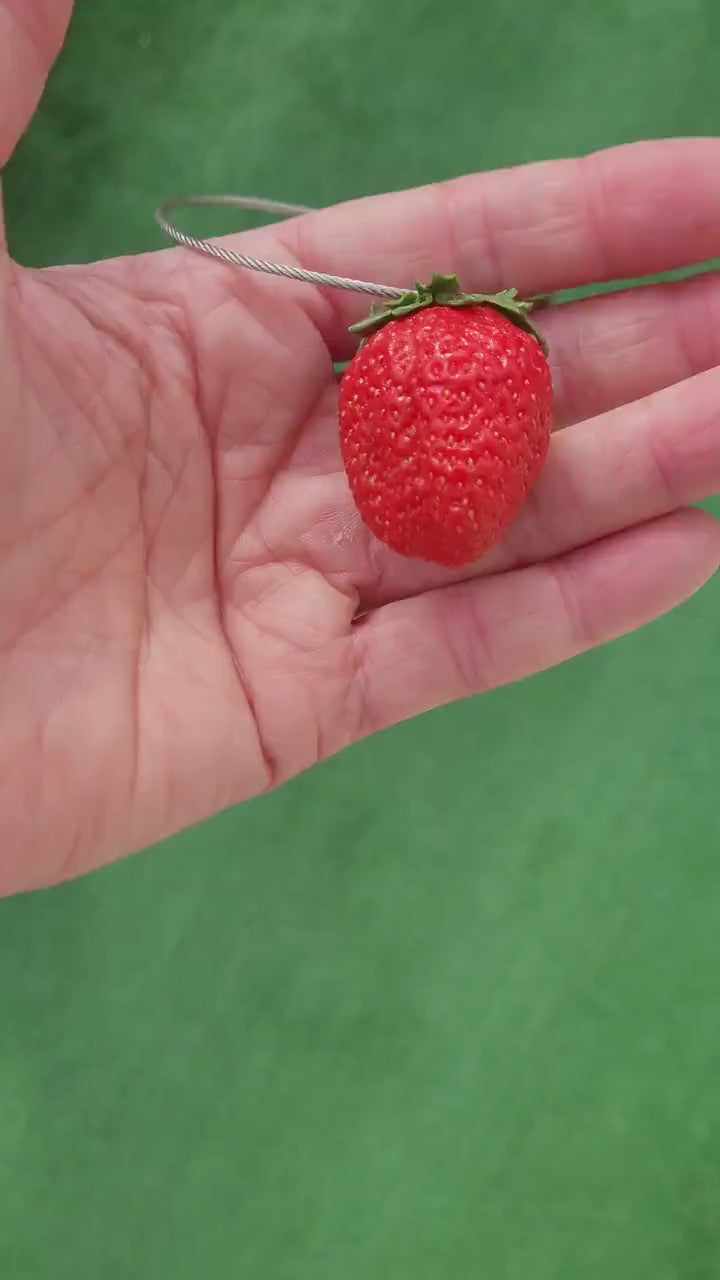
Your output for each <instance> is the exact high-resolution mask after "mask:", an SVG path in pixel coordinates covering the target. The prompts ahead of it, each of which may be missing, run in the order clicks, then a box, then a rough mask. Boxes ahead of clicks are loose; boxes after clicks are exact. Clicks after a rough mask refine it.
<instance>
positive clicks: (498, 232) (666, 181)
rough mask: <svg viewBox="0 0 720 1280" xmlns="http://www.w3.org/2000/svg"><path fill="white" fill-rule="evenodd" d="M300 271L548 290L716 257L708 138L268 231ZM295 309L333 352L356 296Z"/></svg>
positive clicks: (468, 180)
mask: <svg viewBox="0 0 720 1280" xmlns="http://www.w3.org/2000/svg"><path fill="white" fill-rule="evenodd" d="M273 234H274V236H275V238H276V239H278V240H280V241H281V243H282V244H284V245H285V246H286V248H287V250H288V251H289V252H290V253H291V254H292V256H293V258H294V259H295V260H296V261H298V262H300V263H301V264H302V266H304V267H307V268H309V269H310V270H322V271H325V272H329V273H332V274H335V275H343V276H351V277H355V278H360V279H366V280H373V281H377V282H378V283H380V284H391V285H399V286H408V285H412V284H413V282H414V281H415V280H416V279H428V278H429V277H430V276H431V275H432V274H433V272H434V271H453V272H456V273H457V274H458V275H459V276H460V279H461V283H462V285H463V287H464V288H465V289H469V290H477V291H482V292H492V291H495V290H498V289H502V288H510V287H514V288H517V289H518V290H519V291H520V293H521V294H523V295H525V296H531V295H534V294H537V293H554V292H556V291H557V290H560V289H570V288H577V287H579V286H582V285H587V284H591V283H599V282H601V281H613V280H622V279H628V278H634V277H641V276H648V275H655V274H657V273H660V272H664V271H669V270H673V269H675V268H678V267H685V266H689V265H691V264H694V263H699V262H706V261H707V260H708V259H711V258H714V257H716V256H718V255H720V138H688V139H667V140H663V141H658V142H641V143H633V144H631V145H627V146H622V147H615V148H613V149H611V150H607V151H601V152H596V153H594V154H592V155H589V156H584V157H581V158H577V159H567V160H552V161H543V162H540V163H536V164H530V165H524V166H522V167H519V168H513V169H503V170H497V171H495V172H492V173H480V174H473V175H469V176H467V177H462V178H456V179H452V180H451V181H449V182H444V183H437V184H435V185H432V186H426V187H419V188H416V189H415V190H412V191H405V192H394V193H391V194H388V195H382V196H372V197H368V198H365V199H362V200H355V201H352V202H350V203H347V204H342V205H337V206H334V207H333V208H330V209H325V210H322V211H318V212H317V213H311V214H307V215H306V216H304V217H302V218H299V219H296V220H293V221H292V222H289V223H287V224H286V225H284V226H282V227H280V226H278V227H274V228H273ZM308 306H309V307H311V308H312V314H313V319H314V320H315V321H316V323H317V324H318V325H319V326H320V328H321V330H322V332H323V335H324V337H325V338H326V340H327V341H328V344H329V346H330V348H331V351H332V354H333V356H334V358H335V359H343V358H345V357H346V356H347V355H348V354H349V353H350V352H351V351H353V350H354V348H355V345H356V343H355V342H354V341H353V339H352V338H351V337H349V336H348V335H347V327H348V325H350V324H352V323H353V322H354V321H356V320H357V319H358V318H359V317H361V316H362V315H363V314H364V313H365V312H366V311H367V309H368V306H367V299H365V298H363V297H362V296H359V295H355V294H344V293H341V292H340V291H339V290H325V291H323V293H322V294H320V293H318V294H316V295H312V294H310V296H309V300H308Z"/></svg>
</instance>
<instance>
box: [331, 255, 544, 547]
mask: <svg viewBox="0 0 720 1280" xmlns="http://www.w3.org/2000/svg"><path fill="white" fill-rule="evenodd" d="M531 307H532V303H529V302H521V301H519V300H518V299H517V296H516V293H515V291H514V290H508V291H507V292H505V293H500V294H495V295H482V294H463V293H461V291H460V287H459V284H458V282H457V279H456V278H455V277H454V276H435V277H434V278H433V280H432V281H431V283H430V284H429V285H425V286H423V285H418V286H417V287H416V289H415V290H412V291H410V292H408V293H407V294H406V295H405V296H404V297H403V298H401V299H399V300H398V301H397V302H396V301H393V302H391V303H388V304H386V305H384V306H383V307H382V308H381V309H379V310H378V309H376V310H374V311H373V314H372V315H371V316H370V317H368V319H367V320H364V321H362V322H361V323H360V324H359V325H355V326H354V330H355V331H358V332H361V333H364V334H368V333H369V334H370V336H369V337H367V338H366V340H365V341H364V342H363V344H362V345H361V347H360V349H359V351H358V352H357V354H356V355H355V356H354V358H353V359H352V360H351V362H350V364H349V365H348V367H347V369H346V370H345V373H344V375H343V378H342V382H341V385H340V444H341V449H342V456H343V462H344V464H345V470H346V473H347V478H348V482H349V485H350V490H351V493H352V495H353V498H354V500H355V503H356V505H357V508H358V510H359V512H360V515H361V516H362V518H363V520H364V522H365V523H366V524H367V526H368V527H369V528H370V529H371V530H372V532H373V533H374V534H375V535H376V537H378V538H379V539H380V540H381V541H382V542H384V543H386V544H387V546H389V547H392V549H393V550H394V551H398V552H400V553H401V555H405V556H413V557H418V558H419V559H422V560H429V561H434V562H436V563H437V564H441V565H447V566H455V567H457V566H460V565H466V564H470V563H471V562H472V561H474V560H477V559H478V558H479V557H480V556H481V555H483V553H484V552H485V551H487V550H488V548H489V547H491V546H492V545H493V543H495V542H496V541H497V540H498V538H499V537H500V535H501V534H502V533H503V532H504V530H505V529H506V528H507V526H508V524H509V523H510V521H511V520H512V518H513V517H514V516H515V514H516V513H517V511H518V509H519V508H520V506H521V505H522V503H523V501H524V500H525V498H526V497H527V495H528V493H529V491H530V489H531V488H532V486H533V484H534V483H535V481H536V480H537V477H538V475H539V474H540V471H541V470H542V467H543V464H544V462H545V459H546V456H547V451H548V446H549V443H550V428H551V416H552V384H551V378H550V370H549V367H548V362H547V358H546V354H545V349H544V346H543V344H542V340H541V339H540V338H539V336H538V334H537V333H536V331H535V329H534V327H533V325H532V323H531V321H530V319H529V313H530V310H531Z"/></svg>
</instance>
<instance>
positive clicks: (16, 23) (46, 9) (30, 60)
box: [0, 0, 72, 169]
mask: <svg viewBox="0 0 720 1280" xmlns="http://www.w3.org/2000/svg"><path fill="white" fill-rule="evenodd" d="M71 10H72V0H0V169H1V168H2V167H3V165H5V164H6V163H7V161H8V160H9V159H10V156H11V155H12V153H13V151H14V149H15V147H16V145H17V143H18V141H19V139H20V137H21V135H22V133H23V132H24V130H25V129H26V128H27V126H28V124H29V123H30V120H31V119H32V115H33V112H34V111H35V108H36V106H37V104H38V102H39V100H40V95H41V93H42V91H43V88H44V87H45V81H46V79H47V77H48V73H49V71H50V68H51V66H52V64H53V62H54V60H55V58H56V57H57V54H58V52H59V50H60V47H61V45H62V42H63V38H64V35H65V32H66V30H67V25H68V22H69V21H70V13H71Z"/></svg>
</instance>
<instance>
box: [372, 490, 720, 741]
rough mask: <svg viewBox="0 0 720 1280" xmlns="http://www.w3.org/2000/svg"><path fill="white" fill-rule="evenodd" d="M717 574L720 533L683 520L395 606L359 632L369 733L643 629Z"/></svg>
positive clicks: (688, 517)
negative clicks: (639, 628) (640, 628)
mask: <svg viewBox="0 0 720 1280" xmlns="http://www.w3.org/2000/svg"><path fill="white" fill-rule="evenodd" d="M719 565H720V525H718V523H717V522H716V521H715V520H714V519H713V518H712V517H711V516H709V515H708V514H706V513H705V512H704V511H696V510H682V511H676V512H675V513H673V514H672V515H670V516H666V517H664V518H663V519H660V520H655V521H653V522H651V523H648V524H645V525H641V526H639V527H637V528H634V529H632V530H629V531H627V532H624V533H619V534H615V535H613V536H612V537H608V538H604V539H603V540H602V541H600V542H596V543H593V544H591V545H589V546H586V547H583V548H582V549H581V550H578V551H574V552H572V553H571V554H569V555H565V556H562V557H560V558H558V559H557V560H554V561H548V562H547V563H545V564H540V565H535V566H533V567H531V568H526V569H519V570H514V571H512V572H508V573H503V574H498V575H497V576H495V577H492V578H485V579H483V578H480V579H476V580H474V581H469V582H464V583H461V584H459V585H456V586H450V587H444V588H442V589H440V590H435V591H429V592H427V593H426V594H425V595H421V596H417V597H415V598H414V599H411V600H406V601H402V602H399V603H396V604H390V605H386V606H385V607H384V608H382V609H378V610H377V611H376V612H375V613H374V614H371V615H370V616H369V617H368V618H367V619H366V620H365V621H364V622H362V623H361V624H360V625H359V626H358V628H357V631H356V633H355V644H356V646H357V650H356V664H357V671H358V679H359V693H360V702H361V707H362V720H361V725H360V734H361V735H362V734H367V733H372V732H374V731H376V730H378V729H383V728H386V727H387V726H389V725H391V724H394V723H396V722H397V721H399V720H404V719H407V718H408V717H410V716H414V715H418V714H420V713H421V712H423V711H428V710H430V709H431V708H432V707H437V706H440V705H442V704H443V703H446V702H452V701H455V700H456V699H458V698H463V697H466V696H468V695H469V694H474V693H479V692H482V691H484V690H487V689H491V688H494V687H497V686H498V685H502V684H508V683H510V682H511V681H514V680H522V679H523V678H524V677H526V676H530V675H533V674H534V673H535V672H537V671H541V670H543V669H545V668H547V667H552V666H556V665H557V664H558V663H561V662H565V661H566V660H567V659H569V658H573V657H575V656H576V655H577V654H579V653H582V652H584V651H585V650H587V649H592V648H594V647H595V646H597V645H601V644H604V643H606V642H607V641H609V640H614V639H616V638H617V637H618V636H621V635H624V634H626V633H628V632H630V631H634V630H636V629H637V628H638V627H642V626H644V625H645V624H646V623H649V622H651V621H653V619H655V618H657V617H659V616H660V615H661V614H664V613H667V612H668V611H669V610H671V609H673V608H674V607H675V606H676V605H678V604H680V603H681V602H682V601H684V600H685V599H687V598H688V597H689V596H691V595H693V593H694V592H695V591H697V590H698V589H699V588H700V587H701V586H703V584H704V583H705V582H706V581H707V580H708V579H709V578H710V577H711V576H712V575H713V574H714V572H715V570H716V569H717V568H718V566H719Z"/></svg>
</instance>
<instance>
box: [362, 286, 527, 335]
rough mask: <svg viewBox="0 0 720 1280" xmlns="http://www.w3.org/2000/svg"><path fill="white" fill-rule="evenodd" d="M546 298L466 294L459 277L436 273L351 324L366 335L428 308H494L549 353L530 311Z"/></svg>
mask: <svg viewBox="0 0 720 1280" xmlns="http://www.w3.org/2000/svg"><path fill="white" fill-rule="evenodd" d="M543 301H544V299H537V298H530V299H527V300H526V301H524V300H523V299H521V298H519V297H518V292H517V289H502V290H501V292H500V293H465V292H463V290H462V289H461V287H460V281H459V280H458V278H457V276H445V275H439V274H436V275H434V276H433V278H432V280H430V281H429V283H428V284H421V283H420V282H419V281H418V282H416V284H415V287H414V288H413V289H408V290H407V291H406V292H405V293H404V294H403V295H402V297H400V298H392V299H391V300H390V301H389V302H382V303H375V304H374V305H373V308H372V311H371V312H370V315H369V316H366V317H365V319H364V320H359V321H358V323H357V324H353V325H351V326H350V332H351V333H359V334H361V335H362V337H363V338H367V337H369V335H370V334H371V333H375V332H376V331H377V330H378V329H382V327H383V325H386V324H388V323H389V322H390V321H391V320H402V319H403V317H404V316H411V315H414V313H415V312H416V311H423V310H424V309H425V308H426V307H494V308H495V310H496V311H500V312H502V314H503V315H505V316H507V317H508V319H509V320H512V321H513V323H514V324H516V325H518V327H519V328H521V329H525V331H526V332H527V333H531V334H532V335H533V337H534V338H537V341H538V342H539V343H540V346H541V347H542V349H543V351H545V352H546V353H547V344H546V342H545V340H544V338H543V337H542V335H541V334H540V333H539V332H538V330H537V329H536V327H535V325H534V324H533V322H532V320H531V319H530V314H531V312H532V311H533V310H534V308H535V307H537V306H538V305H542V302H543Z"/></svg>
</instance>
